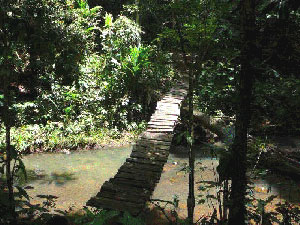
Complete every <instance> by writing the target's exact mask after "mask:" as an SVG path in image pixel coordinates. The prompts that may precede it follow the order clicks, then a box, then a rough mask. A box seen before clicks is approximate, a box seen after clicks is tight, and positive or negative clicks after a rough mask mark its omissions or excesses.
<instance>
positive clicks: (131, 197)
mask: <svg viewBox="0 0 300 225" xmlns="http://www.w3.org/2000/svg"><path fill="white" fill-rule="evenodd" d="M98 197H100V198H103V197H104V198H109V199H115V200H118V201H126V202H128V201H129V202H132V203H137V204H145V203H146V201H148V200H149V199H150V197H148V198H147V197H146V196H141V195H136V194H132V192H115V193H113V192H109V191H101V196H98Z"/></svg>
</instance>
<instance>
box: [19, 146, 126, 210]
mask: <svg viewBox="0 0 300 225" xmlns="http://www.w3.org/2000/svg"><path fill="white" fill-rule="evenodd" d="M130 152H131V147H125V148H118V149H101V150H94V151H79V152H74V153H71V154H68V155H67V154H33V155H28V156H26V157H24V164H25V166H26V169H27V171H28V178H29V183H27V184H26V185H30V186H32V187H34V189H30V190H27V191H28V194H29V195H30V196H31V197H33V199H32V202H33V203H40V202H41V200H40V198H37V197H36V195H39V194H43V195H55V196H57V197H58V199H57V201H56V205H57V208H59V209H63V210H66V209H68V208H69V207H71V206H72V207H73V206H74V208H82V206H84V205H85V203H86V202H87V200H89V199H90V197H92V196H94V195H96V194H97V192H98V191H99V190H100V187H101V185H102V184H103V183H104V182H105V181H106V180H108V179H109V178H110V177H113V176H114V174H116V172H117V170H118V169H119V167H120V166H121V165H122V164H123V163H124V161H125V159H126V158H127V157H128V156H129V155H130Z"/></svg>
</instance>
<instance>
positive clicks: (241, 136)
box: [228, 0, 257, 225]
mask: <svg viewBox="0 0 300 225" xmlns="http://www.w3.org/2000/svg"><path fill="white" fill-rule="evenodd" d="M240 24H241V72H240V76H239V80H238V94H239V105H238V110H237V113H236V124H235V130H236V132H235V138H234V142H233V145H232V151H233V162H232V165H233V166H234V169H233V173H234V174H232V185H231V195H230V210H229V221H228V224H229V225H237V224H239V225H242V224H245V220H246V207H245V195H246V186H247V178H246V169H247V167H246V154H247V130H248V126H249V123H250V118H251V109H250V104H251V97H252V87H253V80H254V74H255V69H254V65H253V64H254V62H255V61H254V59H255V58H256V57H257V56H256V53H257V51H256V46H255V39H256V37H255V0H244V1H241V11H240Z"/></svg>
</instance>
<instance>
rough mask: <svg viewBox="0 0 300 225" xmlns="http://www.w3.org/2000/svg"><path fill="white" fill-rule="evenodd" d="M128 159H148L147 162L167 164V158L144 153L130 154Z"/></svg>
mask: <svg viewBox="0 0 300 225" xmlns="http://www.w3.org/2000/svg"><path fill="white" fill-rule="evenodd" d="M130 157H132V158H141V159H149V160H155V161H160V162H167V160H168V157H166V156H165V155H161V154H153V153H150V152H148V153H145V152H132V153H131V155H130Z"/></svg>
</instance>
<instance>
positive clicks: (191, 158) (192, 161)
mask: <svg viewBox="0 0 300 225" xmlns="http://www.w3.org/2000/svg"><path fill="white" fill-rule="evenodd" d="M193 76H194V74H193V70H192V69H191V68H190V71H189V93H188V97H189V125H188V134H189V140H188V145H189V168H190V170H189V195H188V199H187V208H188V218H189V224H190V225H192V224H193V220H194V209H195V193H194V189H195V177H194V173H195V171H194V170H195V151H194V149H193V136H194V135H193V111H194V110H193V108H194V107H193V92H194V79H193V78H194V77H193Z"/></svg>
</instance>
